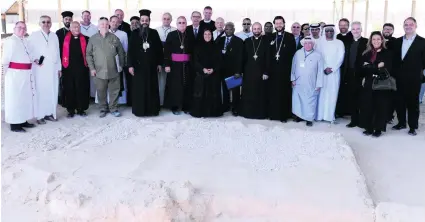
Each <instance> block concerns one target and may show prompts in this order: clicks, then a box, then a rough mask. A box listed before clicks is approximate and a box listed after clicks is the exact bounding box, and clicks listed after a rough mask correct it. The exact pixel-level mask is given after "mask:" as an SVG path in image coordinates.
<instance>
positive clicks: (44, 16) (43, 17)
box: [39, 15, 52, 22]
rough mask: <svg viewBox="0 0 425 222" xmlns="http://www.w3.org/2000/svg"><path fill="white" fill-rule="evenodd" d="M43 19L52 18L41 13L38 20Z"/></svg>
mask: <svg viewBox="0 0 425 222" xmlns="http://www.w3.org/2000/svg"><path fill="white" fill-rule="evenodd" d="M43 19H50V21H51V20H52V18H50V16H48V15H42V16H40V21H39V22H41V20H43Z"/></svg>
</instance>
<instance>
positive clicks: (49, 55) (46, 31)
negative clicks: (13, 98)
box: [28, 15, 62, 124]
mask: <svg viewBox="0 0 425 222" xmlns="http://www.w3.org/2000/svg"><path fill="white" fill-rule="evenodd" d="M39 24H40V27H41V30H39V31H36V32H33V33H32V34H31V35H30V36H29V38H28V41H29V44H30V47H31V52H32V54H31V56H32V60H33V61H35V60H38V59H42V58H43V57H44V59H43V61H42V64H41V65H40V66H37V65H35V66H33V67H32V70H33V72H34V76H35V86H36V87H35V90H36V99H37V100H36V101H37V102H36V103H35V116H36V118H37V123H38V124H45V123H46V121H45V120H49V121H56V120H57V117H56V109H57V105H58V99H57V98H58V94H59V78H60V75H61V70H62V63H61V58H60V52H59V40H58V37H57V35H56V33H54V32H51V31H50V28H51V27H52V21H51V18H50V17H49V16H47V15H43V16H41V17H40V22H39Z"/></svg>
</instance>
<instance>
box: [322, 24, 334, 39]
mask: <svg viewBox="0 0 425 222" xmlns="http://www.w3.org/2000/svg"><path fill="white" fill-rule="evenodd" d="M328 28H332V29H333V30H334V37H333V40H332V41H334V40H336V30H335V25H332V24H330V25H325V26H324V27H323V30H322V31H323V32H322V36H320V39H321V40H325V41H326V29H328Z"/></svg>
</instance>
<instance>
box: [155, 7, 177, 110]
mask: <svg viewBox="0 0 425 222" xmlns="http://www.w3.org/2000/svg"><path fill="white" fill-rule="evenodd" d="M171 21H173V17H172V16H171V14H170V13H169V12H166V13H164V14H163V15H162V26H160V27H158V28H156V31H157V32H158V34H159V37H160V38H161V42H162V45H164V44H165V40H166V39H167V36H168V34H169V33H170V32H172V31H176V30H177V29H176V27H173V26H171ZM166 82H167V73H166V72H165V66H164V64H162V70H161V72H160V73H159V74H158V84H159V101H160V104H161V106H162V105H164V93H165V83H166Z"/></svg>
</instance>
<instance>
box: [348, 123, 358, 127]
mask: <svg viewBox="0 0 425 222" xmlns="http://www.w3.org/2000/svg"><path fill="white" fill-rule="evenodd" d="M356 126H357V124H356V123H354V122H350V123H349V124H347V127H348V128H354V127H356Z"/></svg>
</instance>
